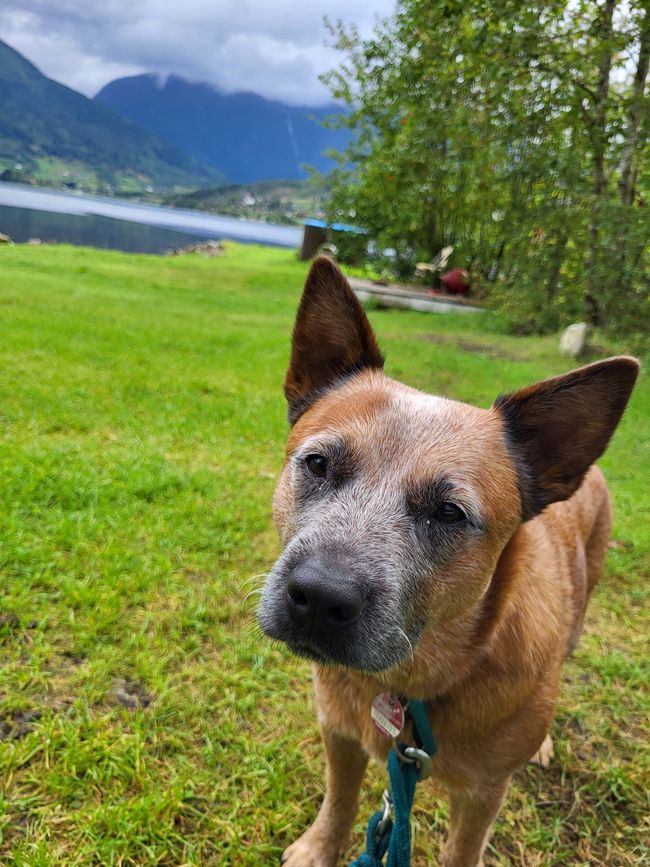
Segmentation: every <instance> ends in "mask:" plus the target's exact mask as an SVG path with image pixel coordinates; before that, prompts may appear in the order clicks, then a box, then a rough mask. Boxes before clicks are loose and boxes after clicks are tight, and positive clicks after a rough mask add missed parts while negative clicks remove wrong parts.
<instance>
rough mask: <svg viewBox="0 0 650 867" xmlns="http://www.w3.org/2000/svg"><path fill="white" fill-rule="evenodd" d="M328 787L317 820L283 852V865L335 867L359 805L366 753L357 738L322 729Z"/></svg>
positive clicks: (347, 840) (347, 838) (343, 850)
mask: <svg viewBox="0 0 650 867" xmlns="http://www.w3.org/2000/svg"><path fill="white" fill-rule="evenodd" d="M323 740H324V741H325V748H326V750H327V788H326V791H325V799H324V801H323V804H322V806H321V808H320V811H319V813H318V816H317V817H316V821H315V822H314V824H313V825H312V826H311V828H309V830H308V831H305V833H304V834H303V835H302V837H300V838H299V839H298V840H296V842H295V843H293V844H292V845H291V846H289V848H288V849H287V850H286V851H285V853H284V855H283V856H282V863H283V864H284V865H285V867H335V865H336V864H337V863H338V860H339V858H340V857H341V855H342V854H343V853H344V852H345V850H346V848H347V846H348V842H349V837H350V831H351V829H352V823H353V822H354V818H355V816H356V814H357V809H358V806H359V789H360V788H361V781H362V780H363V775H364V773H365V770H366V765H367V764H368V756H367V755H366V753H365V752H364V750H363V749H362V747H361V744H360V743H359V742H358V741H355V740H351V739H350V738H344V737H342V736H341V735H339V734H337V733H336V732H332V731H324V732H323Z"/></svg>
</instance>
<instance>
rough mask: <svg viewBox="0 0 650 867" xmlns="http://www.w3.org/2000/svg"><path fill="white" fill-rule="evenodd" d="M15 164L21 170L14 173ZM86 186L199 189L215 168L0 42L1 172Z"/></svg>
mask: <svg viewBox="0 0 650 867" xmlns="http://www.w3.org/2000/svg"><path fill="white" fill-rule="evenodd" d="M16 164H18V166H19V169H18V172H16ZM3 170H5V177H10V178H13V177H14V176H16V175H18V176H20V175H32V176H34V177H36V178H37V179H38V180H42V181H45V180H49V181H50V182H54V183H57V182H58V183H60V182H61V181H64V180H65V179H67V181H68V184H69V186H74V185H75V179H77V180H79V181H80V184H79V185H81V186H84V188H86V189H109V190H110V189H115V188H119V189H121V190H129V189H132V190H137V189H143V188H144V187H146V186H152V187H154V188H157V189H173V188H179V187H184V188H189V187H191V188H196V187H198V186H206V185H209V184H210V185H212V186H214V185H215V184H217V183H219V182H220V181H221V180H222V179H223V178H222V176H221V175H220V174H219V172H217V171H215V170H214V169H211V168H208V167H206V166H201V165H199V164H198V163H197V162H196V161H195V160H193V159H192V158H190V157H189V156H187V155H186V154H184V153H182V151H180V150H179V149H178V148H177V147H174V146H173V145H171V144H169V143H167V142H165V141H162V140H161V139H160V138H159V137H158V136H156V135H155V134H153V133H152V132H150V131H149V130H146V129H143V128H142V127H140V126H137V125H136V124H134V123H131V122H129V121H128V120H125V119H124V118H123V117H121V116H120V115H118V114H116V113H115V112H113V111H111V110H110V109H109V108H107V107H106V106H105V105H102V104H101V102H95V101H94V100H91V99H88V98H87V97H85V96H82V95H81V94H80V93H77V92H76V91H74V90H70V88H68V87H64V85H62V84H58V83H57V82H55V81H52V80H51V79H49V78H46V77H45V76H44V75H43V74H42V73H41V72H39V70H38V69H37V68H36V67H35V66H34V65H33V64H31V63H30V62H29V61H28V60H26V59H25V58H24V57H23V56H22V55H21V54H19V53H18V52H17V51H14V49H13V48H10V46H9V45H7V44H6V43H4V42H2V41H0V174H1V173H2V171H3Z"/></svg>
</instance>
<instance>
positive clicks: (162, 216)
mask: <svg viewBox="0 0 650 867" xmlns="http://www.w3.org/2000/svg"><path fill="white" fill-rule="evenodd" d="M0 232H4V234H6V235H10V236H11V237H12V238H13V240H14V241H18V242H24V241H27V240H29V238H40V239H41V240H42V241H56V242H60V243H61V242H65V243H69V244H83V245H86V246H91V247H103V248H105V249H110V250H126V251H128V252H132V253H164V252H166V251H167V250H169V249H172V248H175V247H184V246H186V245H187V244H191V243H194V242H196V241H201V240H205V239H206V238H216V239H221V238H227V239H230V240H234V241H242V242H244V243H250V244H268V245H271V246H274V247H289V248H296V247H298V246H299V244H300V240H301V238H302V229H300V228H295V227H292V226H272V225H269V224H268V223H261V222H258V221H256V220H243V219H242V220H239V219H237V218H235V217H223V216H219V215H217V214H207V213H204V212H202V211H183V210H177V209H176V208H163V207H161V206H158V205H144V204H139V203H134V202H127V201H123V200H121V199H109V198H105V197H102V196H86V195H77V194H75V193H62V192H58V191H56V190H44V189H40V188H34V187H27V186H22V185H21V184H8V183H3V182H0Z"/></svg>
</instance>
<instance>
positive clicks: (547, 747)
mask: <svg viewBox="0 0 650 867" xmlns="http://www.w3.org/2000/svg"><path fill="white" fill-rule="evenodd" d="M554 755H555V753H554V752H553V738H552V737H551V736H550V735H546V737H545V738H544V740H543V741H542V745H541V747H540V748H539V749H538V750H537V752H536V753H535V754H534V755H532V756H531V757H530V759H529V760H528V761H529V762H530V763H531V764H533V765H538V766H539V767H540V768H544V770H546V768H548V766H549V765H550V764H551V759H552V758H553V756H554Z"/></svg>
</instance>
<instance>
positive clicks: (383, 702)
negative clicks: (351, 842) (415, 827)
mask: <svg viewBox="0 0 650 867" xmlns="http://www.w3.org/2000/svg"><path fill="white" fill-rule="evenodd" d="M408 717H410V718H411V720H412V722H413V737H414V740H415V743H416V744H417V747H409V746H406V744H404V743H402V742H401V741H398V740H397V737H398V735H399V733H400V732H401V731H402V729H403V728H404V723H405V721H406V719H407V718H408ZM372 718H373V721H374V723H375V725H376V726H377V728H378V729H379V730H380V731H381V732H382V734H384V735H387V736H388V737H392V739H393V746H392V748H391V749H390V750H389V752H388V777H389V780H390V788H391V794H390V795H389V793H388V791H384V806H383V809H381V810H379V811H377V812H376V813H375V814H374V815H373V816H372V817H371V819H370V821H369V822H368V830H367V831H366V851H365V852H364V853H363V855H360V856H359V857H358V858H357V859H356V860H355V861H353V862H352V864H351V865H350V867H383V859H384V857H385V856H386V867H409V865H410V863H411V822H410V819H411V809H412V807H413V796H414V794H415V784H416V783H417V782H418V781H419V780H424V779H426V777H428V776H430V775H431V759H432V757H433V756H434V755H435V752H436V739H435V737H434V736H433V732H432V731H431V726H430V725H429V717H428V715H427V707H426V702H424V701H421V700H419V699H411V700H410V701H409V702H408V703H407V705H406V708H404V707H403V706H402V704H401V702H400V701H399V699H397V698H396V697H395V696H392V695H389V694H388V693H383V694H382V695H380V696H377V697H376V698H375V700H374V701H373V703H372ZM391 813H393V814H394V818H393V816H391Z"/></svg>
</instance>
